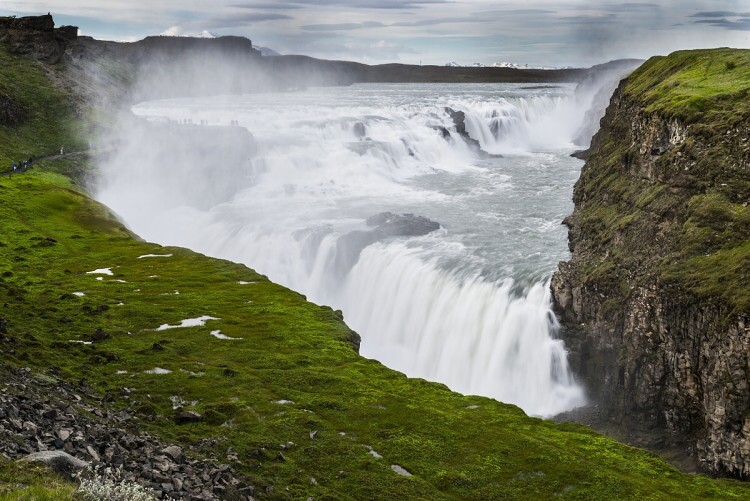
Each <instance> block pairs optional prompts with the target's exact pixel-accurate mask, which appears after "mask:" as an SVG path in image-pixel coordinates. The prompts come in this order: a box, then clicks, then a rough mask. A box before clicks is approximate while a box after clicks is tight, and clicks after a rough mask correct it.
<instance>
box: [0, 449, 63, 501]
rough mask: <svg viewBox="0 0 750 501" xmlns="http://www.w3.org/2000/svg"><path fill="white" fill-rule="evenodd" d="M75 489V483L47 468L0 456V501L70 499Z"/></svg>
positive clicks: (57, 500)
mask: <svg viewBox="0 0 750 501" xmlns="http://www.w3.org/2000/svg"><path fill="white" fill-rule="evenodd" d="M75 490H76V484H75V483H73V482H70V481H66V480H63V479H62V478H61V477H60V476H59V475H57V474H56V473H55V472H53V471H52V470H50V469H49V468H46V467H43V466H39V465H34V464H31V463H23V464H21V463H17V462H15V461H8V460H5V459H3V458H2V457H0V501H62V500H65V499H68V500H70V499H73V493H74V492H75Z"/></svg>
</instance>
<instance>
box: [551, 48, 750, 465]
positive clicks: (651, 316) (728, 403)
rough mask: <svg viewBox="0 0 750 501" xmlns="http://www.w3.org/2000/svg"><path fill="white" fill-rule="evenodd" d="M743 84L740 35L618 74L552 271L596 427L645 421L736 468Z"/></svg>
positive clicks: (746, 447)
mask: <svg viewBox="0 0 750 501" xmlns="http://www.w3.org/2000/svg"><path fill="white" fill-rule="evenodd" d="M749 93H750V51H748V50H732V49H714V50H698V51H681V52H676V53H674V54H671V55H669V56H667V57H654V58H652V59H650V60H649V61H647V62H646V63H645V64H644V65H643V66H641V67H640V68H639V69H638V70H636V71H635V72H634V73H633V74H632V75H631V76H630V77H629V78H628V79H626V80H623V81H622V82H621V83H620V86H619V87H618V89H617V91H616V92H615V94H614V96H613V98H612V100H611V103H610V106H609V108H608V109H607V112H606V115H605V117H604V118H603V119H602V122H601V129H600V130H599V132H598V133H597V134H596V136H595V137H594V139H593V141H592V146H591V148H590V150H589V152H588V154H589V155H590V156H589V157H588V161H587V162H586V164H585V165H584V167H583V171H582V173H581V177H580V179H579V181H578V182H577V184H576V187H575V190H574V195H573V198H574V203H575V210H574V212H573V214H572V215H571V216H569V217H568V218H567V219H566V221H565V224H567V225H568V226H569V228H570V234H569V240H570V250H571V252H572V257H571V259H570V261H568V262H564V263H561V264H560V268H559V270H558V272H557V273H556V274H555V275H554V277H553V280H552V289H553V297H554V301H555V306H556V310H557V312H558V314H559V316H560V317H561V319H562V322H563V325H564V329H563V335H564V337H565V341H566V343H567V344H568V346H569V347H570V350H571V358H572V360H571V362H572V364H573V365H574V367H575V368H576V370H577V372H578V374H579V376H580V377H581V378H582V379H583V380H584V382H585V383H586V384H587V387H588V391H589V395H590V398H591V400H592V401H593V404H594V406H595V407H596V409H597V412H598V413H599V419H600V420H601V422H600V423H599V424H600V427H601V428H607V427H612V426H614V427H615V428H619V429H620V431H621V432H622V435H623V436H627V435H628V434H630V435H631V438H632V437H633V436H634V435H633V433H636V434H637V433H641V434H642V435H641V436H643V432H645V433H646V434H648V433H651V434H652V437H653V436H655V437H657V438H655V439H652V440H651V443H649V444H647V445H650V446H651V447H653V448H657V449H658V448H660V447H665V446H668V445H670V444H680V447H682V448H683V451H684V452H687V453H688V455H691V456H693V458H694V459H697V462H698V464H699V466H700V467H701V468H702V469H704V470H706V471H709V472H713V473H718V474H728V475H732V476H737V477H742V478H748V477H750V383H749V380H748V374H749V367H750V366H749V363H750V359H749V358H748V353H749V352H750V287H748V284H750V208H748V203H749V202H750V128H749V127H748V125H750V100H748V94H749ZM602 423H606V424H604V425H603V426H602ZM634 430H635V432H634ZM636 442H638V441H637V440H636ZM640 443H641V444H642V443H643V442H640Z"/></svg>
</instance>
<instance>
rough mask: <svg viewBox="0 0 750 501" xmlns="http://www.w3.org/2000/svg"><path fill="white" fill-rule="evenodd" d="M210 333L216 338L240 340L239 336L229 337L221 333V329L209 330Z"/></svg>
mask: <svg viewBox="0 0 750 501" xmlns="http://www.w3.org/2000/svg"><path fill="white" fill-rule="evenodd" d="M211 335H212V336H213V337H215V338H216V339H225V340H227V341H242V338H241V337H229V336H225V335H224V334H222V333H221V331H211Z"/></svg>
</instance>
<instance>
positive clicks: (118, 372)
mask: <svg viewBox="0 0 750 501" xmlns="http://www.w3.org/2000/svg"><path fill="white" fill-rule="evenodd" d="M127 373H128V371H117V372H115V374H127Z"/></svg>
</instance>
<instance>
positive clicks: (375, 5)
mask: <svg viewBox="0 0 750 501" xmlns="http://www.w3.org/2000/svg"><path fill="white" fill-rule="evenodd" d="M291 3H293V4H297V5H341V6H345V7H353V8H358V9H414V8H420V7H423V6H425V5H432V4H447V3H453V2H451V1H449V0H294V1H293V2H291Z"/></svg>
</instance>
